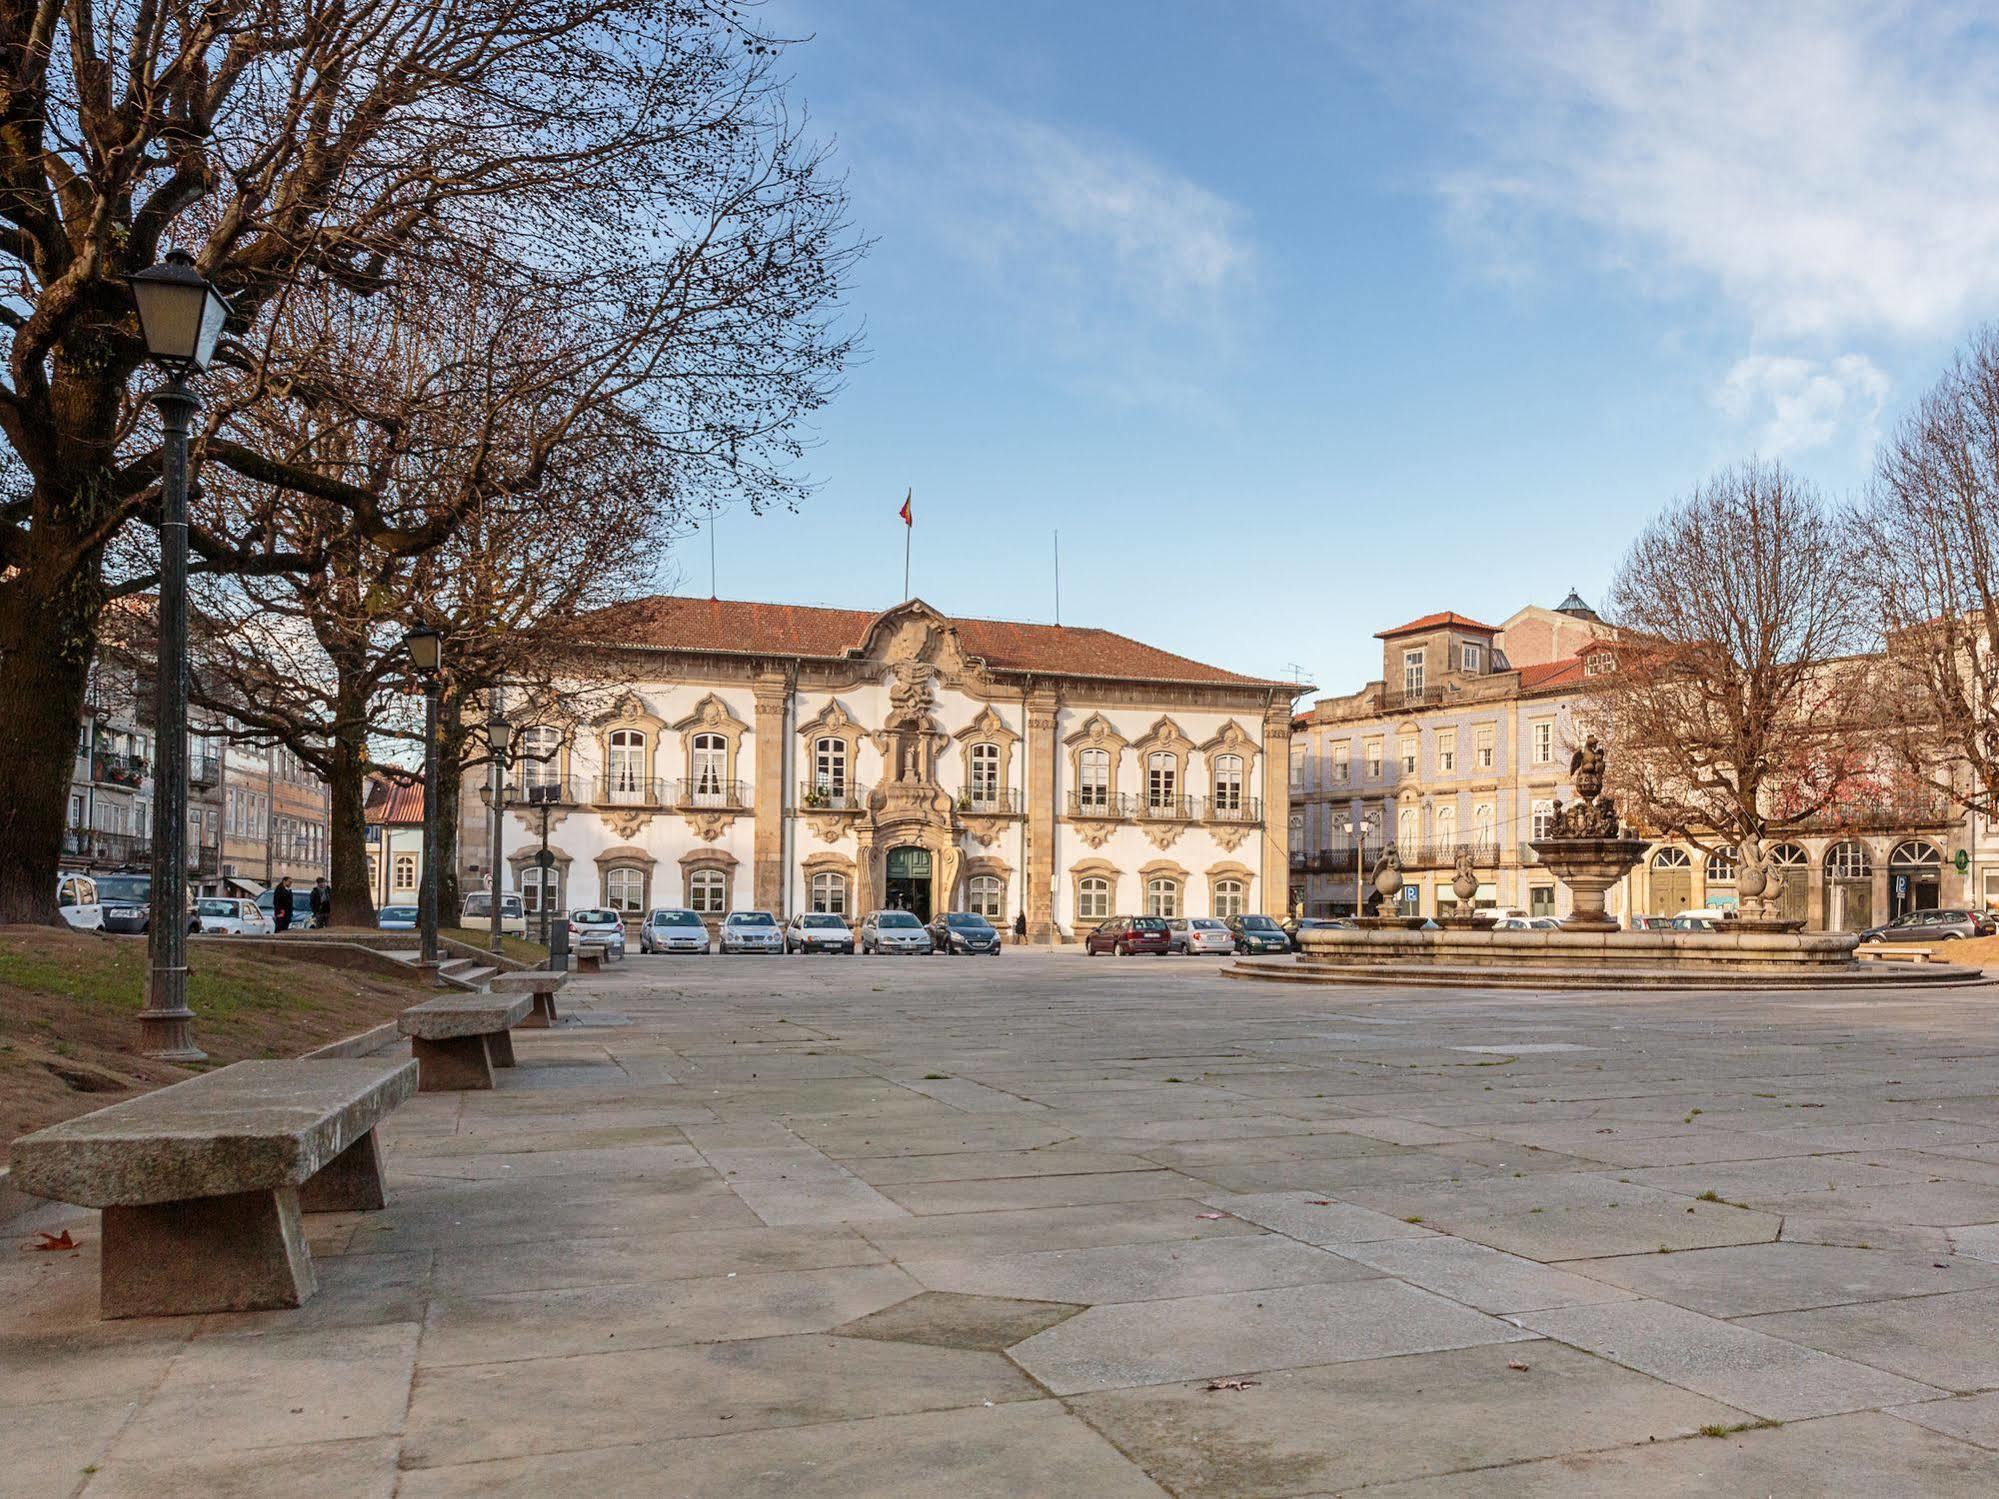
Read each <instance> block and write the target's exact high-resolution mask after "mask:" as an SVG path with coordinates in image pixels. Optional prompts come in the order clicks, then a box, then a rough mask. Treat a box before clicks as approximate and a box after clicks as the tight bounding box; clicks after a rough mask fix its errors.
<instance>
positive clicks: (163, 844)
mask: <svg viewBox="0 0 1999 1499" xmlns="http://www.w3.org/2000/svg"><path fill="white" fill-rule="evenodd" d="M127 281H128V284H129V285H130V286H131V288H132V300H133V302H134V303H135V304H137V306H138V309H139V330H140V332H141V333H142V334H143V335H144V337H145V340H146V353H147V354H148V355H149V356H150V357H151V358H152V360H153V362H154V363H155V364H157V365H159V366H160V368H161V369H163V370H165V371H166V376H167V383H166V384H165V385H164V386H163V387H162V388H161V389H159V390H158V391H155V392H154V394H153V404H154V405H155V406H157V407H158V408H159V412H160V437H161V445H160V589H159V609H158V620H159V660H158V663H157V676H156V678H155V680H156V683H157V687H158V697H159V701H158V704H157V709H156V718H157V729H158V734H157V739H158V743H157V745H156V747H155V750H154V760H153V888H152V898H153V919H152V920H151V921H150V922H148V923H147V924H146V931H147V937H146V949H147V960H148V964H149V966H150V977H149V979H148V982H147V985H146V1005H145V1008H144V1009H142V1010H140V1011H139V1047H140V1050H142V1051H143V1052H144V1053H145V1054H146V1055H147V1056H149V1057H158V1058H160V1059H161V1060H163V1061H169V1062H199V1061H203V1060H205V1059H206V1053H205V1052H203V1051H202V1050H201V1049H200V1048H199V1047H197V1046H196V1045H195V1044H194V1012H193V1011H192V1010H190V1009H189V1008H188V1007H187V916H186V912H187V772H188V765H187V433H188V427H189V426H190V425H191V424H192V422H193V420H194V414H195V412H197V411H199V410H200V409H201V398H200V397H199V396H197V395H195V393H194V391H193V390H192V389H191V388H190V387H189V385H188V383H187V381H188V376H189V375H191V374H194V375H198V374H200V373H201V372H202V371H203V370H205V369H207V368H208V363H209V361H210V360H211V359H213V358H214V357H215V340H216V339H217V337H219V336H220V335H221V332H222V325H223V323H224V321H226V320H227V318H228V316H229V303H228V302H227V301H226V300H225V299H224V298H223V296H222V294H221V293H220V292H218V291H217V290H216V289H215V288H214V287H213V286H211V285H210V284H209V283H208V280H207V278H206V277H204V276H203V275H202V274H201V272H199V271H197V270H196V269H195V268H194V257H193V256H191V255H189V254H188V253H187V252H186V251H185V250H171V251H169V252H168V253H167V258H166V261H165V263H164V264H162V265H156V266H152V267H150V268H149V269H147V270H143V271H140V272H139V273H138V274H137V275H135V276H131V277H128V278H127Z"/></svg>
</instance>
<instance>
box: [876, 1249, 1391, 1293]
mask: <svg viewBox="0 0 1999 1499" xmlns="http://www.w3.org/2000/svg"><path fill="white" fill-rule="evenodd" d="M902 1268H903V1269H904V1270H907V1271H908V1272H909V1273H910V1274H911V1275H913V1276H915V1277H916V1278H917V1279H918V1280H920V1281H922V1282H923V1283H924V1284H925V1285H926V1286H929V1287H930V1288H931V1289H933V1290H938V1291H963V1292H971V1293H976V1294H979V1295H983V1296H1025V1297H1032V1298H1036V1299H1041V1300H1048V1301H1072V1302H1084V1303H1088V1304H1090V1305H1104V1304H1108V1303H1112V1302H1119V1301H1160V1300H1165V1299H1167V1298H1170V1297H1178V1296H1211V1295H1217V1294H1220V1293H1222V1292H1226V1291H1251V1290H1258V1289H1261V1288H1263V1287H1266V1286H1296V1285H1310V1284H1318V1283H1325V1282H1332V1281H1342V1280H1365V1279H1368V1278H1369V1277H1370V1276H1371V1275H1372V1274H1374V1273H1375V1272H1373V1271H1371V1270H1369V1269H1368V1268H1367V1267H1366V1266H1364V1265H1360V1264H1356V1263H1355V1262H1354V1261H1353V1260H1351V1259H1345V1258H1342V1257H1340V1256H1339V1255H1336V1254H1332V1253H1329V1252H1328V1251H1326V1250H1323V1249H1317V1248H1313V1247H1312V1246H1310V1245H1306V1244H1300V1243H1297V1242H1295V1241H1293V1240H1291V1239H1286V1238H1282V1237H1280V1236H1278V1235H1276V1234H1256V1235H1244V1236H1241V1237H1236V1238H1225V1239H1187V1240H1179V1241H1174V1242H1169V1243H1164V1244H1115V1245H1110V1246H1107V1247H1105V1248H1100V1249H1055V1250H1048V1251H1045V1252H1043V1253H1039V1254H1004V1255H994V1256H991V1257H989V1258H985V1259H963V1260H921V1259H918V1260H904V1261H903V1262H902Z"/></svg>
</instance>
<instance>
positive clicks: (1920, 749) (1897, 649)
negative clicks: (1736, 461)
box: [1858, 328, 1999, 818]
mask: <svg viewBox="0 0 1999 1499" xmlns="http://www.w3.org/2000/svg"><path fill="white" fill-rule="evenodd" d="M1858 522H1859V525H1858V529H1859V533H1860V535H1861V537H1862V546H1861V548H1860V552H1859V572H1860V582H1861V586H1862V587H1863V588H1864V589H1866V590H1868V591H1869V592H1871V593H1872V594H1873V596H1874V598H1875V599H1876V600H1877V601H1878V605H1879V618H1880V623H1881V628H1882V632H1883V636H1884V638H1885V641H1886V645H1887V651H1886V667H1887V671H1886V677H1885V683H1884V685H1885V687H1886V689H1887V690H1886V692H1885V693H1884V701H1885V702H1886V704H1887V706H1888V708H1889V717H1890V720H1891V722H1892V724H1893V733H1892V736H1891V742H1892V743H1893V744H1894V746H1895V748H1896V751H1897V753H1898V755H1899V757H1900V760H1901V762H1902V765H1903V768H1904V770H1905V771H1906V773H1907V774H1908V775H1909V776H1911V777H1912V778H1914V779H1916V780H1917V781H1919V782H1921V783H1922V784H1923V785H1925V786H1928V787H1930V788H1933V789H1934V790H1936V791H1937V792H1940V793H1942V794H1945V795H1949V796H1952V797H1955V798H1956V799H1957V800H1959V801H1960V802H1962V803H1963V804H1965V805H1967V806H1969V807H1970V808H1972V809H1973V810H1974V811H1977V812H1981V813H1983V814H1984V815H1985V816H1986V817H1988V818H1990V817H1999V329H1995V328H1986V329H1984V330H1982V331H1981V332H1980V333H1979V334H1978V335H1977V336H1976V337H1975V338H1973V340H1972V342H1971V346H1970V348H1969V349H1968V350H1967V351H1965V352H1964V353H1961V354H1960V355H1959V356H1958V357H1957V359H1956V360H1955V361H1954V362H1953V363H1952V365H1951V367H1950V368H1949V369H1948V370H1947V371H1945V373H1944V376H1943V378H1942V379H1941V380H1939V381H1938V382H1937V383H1936V385H1935V387H1933V388H1932V389H1931V390H1930V392H1929V393H1928V394H1927V395H1925V396H1924V397H1923V399H1922V401H1921V402H1920V403H1918V405H1917V406H1916V408H1915V410H1913V411H1912V412H1910V413H1909V415H1908V416H1907V417H1906V418H1905V419H1904V421H1903V422H1902V425H1901V427H1900V429H1899V430H1898V431H1897V432H1896V433H1895V435H1894V437H1893V438H1892V439H1891V440H1890V441H1889V442H1887V443H1886V444H1885V445H1884V446H1883V447H1882V450H1881V453H1880V456H1879V459H1878V460H1877V464H1876V472H1875V479H1874V483H1873V486H1872V488H1871V490H1870V492H1869V494H1868V496H1867V499H1866V501H1865V503H1864V505H1863V506H1862V507H1861V511H1860V514H1859V516H1858Z"/></svg>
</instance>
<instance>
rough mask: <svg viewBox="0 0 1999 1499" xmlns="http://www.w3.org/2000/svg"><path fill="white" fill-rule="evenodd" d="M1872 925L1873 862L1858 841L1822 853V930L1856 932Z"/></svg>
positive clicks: (1839, 844) (1848, 840) (1836, 844)
mask: <svg viewBox="0 0 1999 1499" xmlns="http://www.w3.org/2000/svg"><path fill="white" fill-rule="evenodd" d="M1872 925H1874V859H1873V856H1872V855H1870V854H1869V853H1868V852H1867V845H1866V844H1864V843H1862V842H1860V841H1859V840H1858V839H1857V838H1849V839H1847V840H1846V841H1845V842H1843V843H1835V844H1834V845H1833V846H1832V847H1831V848H1829V849H1827V850H1826V851H1825V929H1826V930H1827V931H1829V932H1857V931H1861V930H1863V929H1864V928H1866V927H1870V926H1872Z"/></svg>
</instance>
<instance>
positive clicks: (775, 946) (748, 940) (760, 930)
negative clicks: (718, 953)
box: [722, 911, 784, 953]
mask: <svg viewBox="0 0 1999 1499" xmlns="http://www.w3.org/2000/svg"><path fill="white" fill-rule="evenodd" d="M722 951H723V952H724V953H742V952H774V953H781V952H783V951H784V928H783V927H781V926H779V925H778V924H777V918H776V917H775V916H773V915H771V914H770V912H768V911H731V912H730V913H729V914H728V917H727V918H726V919H725V920H724V921H723V922H722Z"/></svg>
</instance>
